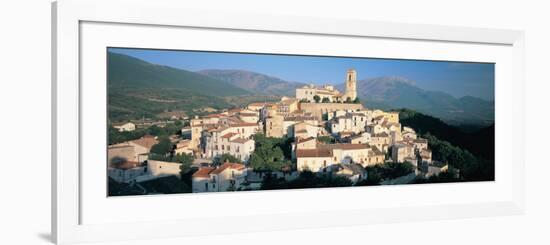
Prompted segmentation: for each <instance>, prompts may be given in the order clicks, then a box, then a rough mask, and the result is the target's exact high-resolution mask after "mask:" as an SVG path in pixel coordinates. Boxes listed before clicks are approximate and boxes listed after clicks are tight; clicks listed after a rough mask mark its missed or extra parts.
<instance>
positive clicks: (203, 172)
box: [192, 167, 214, 178]
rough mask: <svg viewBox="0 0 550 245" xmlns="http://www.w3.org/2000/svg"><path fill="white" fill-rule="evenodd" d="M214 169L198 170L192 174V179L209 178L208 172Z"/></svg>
mask: <svg viewBox="0 0 550 245" xmlns="http://www.w3.org/2000/svg"><path fill="white" fill-rule="evenodd" d="M213 170H214V168H212V167H205V168H199V170H198V171H197V172H195V173H194V174H193V176H192V177H193V178H210V172H212V171H213Z"/></svg>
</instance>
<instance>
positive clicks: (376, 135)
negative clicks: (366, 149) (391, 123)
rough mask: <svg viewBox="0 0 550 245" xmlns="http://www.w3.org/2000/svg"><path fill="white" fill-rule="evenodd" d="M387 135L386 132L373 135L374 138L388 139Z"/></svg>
mask: <svg viewBox="0 0 550 245" xmlns="http://www.w3.org/2000/svg"><path fill="white" fill-rule="evenodd" d="M388 136H389V135H388V134H387V133H386V132H382V133H377V134H375V135H374V137H388Z"/></svg>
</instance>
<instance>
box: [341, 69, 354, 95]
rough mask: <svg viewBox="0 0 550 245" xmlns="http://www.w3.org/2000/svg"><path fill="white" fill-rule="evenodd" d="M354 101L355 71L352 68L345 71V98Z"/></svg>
mask: <svg viewBox="0 0 550 245" xmlns="http://www.w3.org/2000/svg"><path fill="white" fill-rule="evenodd" d="M348 98H349V100H351V101H354V100H355V99H356V98H357V72H356V71H355V70H354V69H349V70H348V72H347V73H346V93H345V98H344V99H345V100H347V99H348Z"/></svg>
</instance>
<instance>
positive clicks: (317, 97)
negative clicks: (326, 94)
mask: <svg viewBox="0 0 550 245" xmlns="http://www.w3.org/2000/svg"><path fill="white" fill-rule="evenodd" d="M313 99H314V100H315V103H319V101H320V100H321V97H319V95H315V96H313Z"/></svg>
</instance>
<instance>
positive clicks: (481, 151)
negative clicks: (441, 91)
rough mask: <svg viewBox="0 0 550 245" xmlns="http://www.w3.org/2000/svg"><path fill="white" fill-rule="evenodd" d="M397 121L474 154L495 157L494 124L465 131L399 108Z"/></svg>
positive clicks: (430, 117) (489, 157)
mask: <svg viewBox="0 0 550 245" xmlns="http://www.w3.org/2000/svg"><path fill="white" fill-rule="evenodd" d="M398 111H399V121H400V122H401V124H402V125H403V126H408V127H411V128H413V129H414V130H415V131H416V132H417V133H419V134H426V133H430V134H432V135H434V136H436V137H437V138H438V139H441V140H445V141H448V142H450V143H451V144H453V145H456V146H459V147H460V148H462V149H466V150H468V151H469V152H471V153H473V154H474V155H476V156H479V157H482V158H484V159H487V160H494V159H495V125H494V124H492V125H491V126H488V127H484V128H481V129H479V130H476V131H473V132H465V131H463V130H461V129H460V128H458V127H455V126H451V125H448V124H446V123H445V122H443V121H441V120H440V119H438V118H435V117H432V116H428V115H424V114H422V113H419V112H416V111H413V110H409V109H401V110H398Z"/></svg>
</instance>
